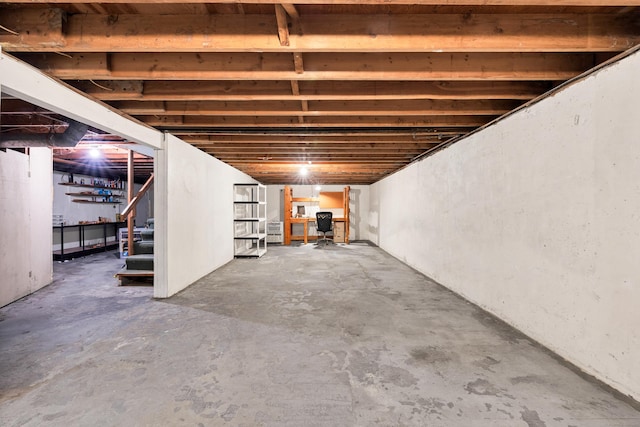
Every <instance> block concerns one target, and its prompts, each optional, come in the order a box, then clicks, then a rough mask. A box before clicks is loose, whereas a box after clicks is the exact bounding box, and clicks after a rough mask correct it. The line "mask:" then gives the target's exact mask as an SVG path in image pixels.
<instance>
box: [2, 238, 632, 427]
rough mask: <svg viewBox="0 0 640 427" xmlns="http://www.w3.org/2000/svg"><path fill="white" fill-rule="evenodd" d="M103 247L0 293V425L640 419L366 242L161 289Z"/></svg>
mask: <svg viewBox="0 0 640 427" xmlns="http://www.w3.org/2000/svg"><path fill="white" fill-rule="evenodd" d="M121 264H122V262H121V260H119V259H117V258H115V256H114V255H113V253H107V254H100V255H95V256H92V257H88V258H85V259H82V260H74V261H70V262H67V263H62V264H60V263H56V264H55V267H54V268H55V277H56V280H55V282H54V284H52V285H51V286H48V287H47V288H45V289H43V290H41V291H39V292H36V293H35V294H33V295H31V296H29V297H27V298H24V299H22V300H20V301H18V302H16V303H14V304H11V305H9V306H7V307H4V308H2V309H0V425H2V426H40V425H47V426H58V425H59V426H124V425H126V426H138V425H139V426H146V425H148V426H198V425H200V426H217V425H230V426H370V425H381V426H403V425H407V426H465V427H467V426H472V427H473V426H492V427H494V426H509V427H512V426H525V427H526V426H528V427H543V426H549V427H550V426H565V427H566V426H598V427H600V426H640V412H638V411H636V410H635V409H634V408H632V407H631V406H629V405H628V404H627V403H625V402H623V401H620V400H617V399H616V398H615V397H613V396H612V395H611V394H609V393H608V392H607V391H606V390H603V389H602V388H600V387H599V386H598V385H597V384H594V383H592V382H589V381H587V380H585V379H583V378H581V377H580V376H578V375H577V374H576V373H574V372H573V371H572V370H570V369H569V368H567V367H566V366H564V365H563V364H561V363H559V362H558V361H557V360H555V359H554V358H553V357H552V356H550V355H549V354H548V353H547V352H546V351H544V350H542V349H540V348H539V347H538V346H537V345H535V344H534V343H532V342H531V341H529V340H528V339H527V338H525V337H523V336H522V335H521V334H519V333H518V332H516V331H514V330H513V329H511V328H509V327H508V326H506V325H504V324H503V323H501V322H498V321H496V320H495V319H493V318H492V317H490V316H488V315H486V314H485V313H483V312H482V311H480V310H479V309H477V308H476V307H474V306H472V305H470V304H468V303H466V302H465V301H464V300H462V299H460V298H459V297H457V296H455V295H454V294H452V293H451V292H448V291H447V290H445V289H443V288H442V287H440V286H438V285H436V284H434V283H433V282H431V281H430V280H428V279H426V278H425V277H424V276H422V275H420V274H418V273H416V272H415V271H413V270H411V269H410V268H408V267H407V266H405V265H403V264H402V263H400V262H398V261H397V260H395V259H394V258H392V257H390V256H388V255H387V254H385V253H384V252H382V251H381V250H379V249H377V248H374V247H370V246H368V245H365V244H352V245H350V246H343V245H336V246H329V247H327V248H325V249H319V248H318V247H316V246H315V245H307V246H299V247H279V246H272V247H270V248H269V252H268V253H267V255H265V256H264V257H263V258H261V259H258V260H255V259H240V260H235V261H233V262H231V263H230V264H228V265H226V266H224V267H223V268H222V269H220V270H218V271H216V272H215V273H213V274H211V275H209V276H208V277H206V278H204V279H202V280H200V281H199V282H198V283H196V284H195V285H193V286H191V287H190V288H188V289H187V290H186V291H184V292H182V293H181V294H179V295H177V296H175V297H173V298H170V299H168V300H153V299H152V298H151V296H152V289H151V287H117V286H116V284H117V282H116V280H115V279H113V277H112V275H113V272H115V271H117V270H118V269H119V267H120V266H121Z"/></svg>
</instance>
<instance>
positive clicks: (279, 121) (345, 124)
mask: <svg viewBox="0 0 640 427" xmlns="http://www.w3.org/2000/svg"><path fill="white" fill-rule="evenodd" d="M136 118H137V119H138V120H140V121H142V122H143V123H146V124H147V125H150V126H154V127H159V128H163V129H166V128H169V129H173V128H180V127H189V128H199V127H202V128H206V127H217V128H228V127H233V128H237V127H247V128H252V127H270V128H279V127H285V128H289V127H291V126H292V125H298V126H304V127H309V128H317V127H322V128H327V127H339V128H361V127H366V128H370V127H405V128H406V127H427V128H434V127H446V128H451V127H464V128H468V127H478V126H482V125H484V124H486V123H487V121H489V120H491V118H492V117H487V116H451V117H448V116H431V117H423V116H417V117H409V116H407V117H402V116H400V117H398V116H395V117H375V116H366V117H355V116H351V117H348V118H347V117H307V119H306V120H305V122H304V124H303V125H300V123H298V120H297V116H291V117H219V116H160V117H156V116H137V117H136Z"/></svg>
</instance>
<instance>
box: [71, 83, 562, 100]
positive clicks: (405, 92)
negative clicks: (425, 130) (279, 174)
mask: <svg viewBox="0 0 640 427" xmlns="http://www.w3.org/2000/svg"><path fill="white" fill-rule="evenodd" d="M70 83H71V84H73V86H75V87H76V88H78V89H80V90H82V91H83V92H86V93H88V94H90V95H91V96H94V97H95V98H97V99H100V100H102V101H125V100H144V101H276V100H282V101H287V100H307V101H313V100H319V101H322V100H324V101H329V100H353V101H372V100H384V99H519V100H529V99H531V98H534V97H536V96H538V95H540V94H542V93H544V92H546V91H547V90H549V89H551V85H550V84H549V83H548V82H537V81H484V80H480V81H418V82H406V81H348V82H343V81H297V80H293V81H291V82H287V81H266V80H258V81H206V80H205V81H167V80H159V81H147V82H144V81H143V80H99V81H93V82H91V81H77V82H70ZM293 84H295V90H292V86H293Z"/></svg>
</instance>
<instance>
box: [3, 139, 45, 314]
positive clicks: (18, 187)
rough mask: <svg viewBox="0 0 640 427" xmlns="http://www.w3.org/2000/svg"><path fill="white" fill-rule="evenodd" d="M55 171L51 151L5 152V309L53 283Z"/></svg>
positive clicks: (33, 149)
mask: <svg viewBox="0 0 640 427" xmlns="http://www.w3.org/2000/svg"><path fill="white" fill-rule="evenodd" d="M52 168H53V158H52V156H51V150H50V149H48V148H32V149H31V150H30V155H26V154H22V153H19V152H17V151H14V150H7V151H6V152H5V151H0V307H1V306H4V305H6V304H9V303H10V302H12V301H15V300H17V299H19V298H22V297H23V296H25V295H28V294H30V293H32V292H35V291H36V290H38V289H40V288H42V287H43V286H45V285H48V284H49V283H51V280H52V279H53V263H52V260H51V243H52V238H53V237H52V236H53V234H52V229H51V215H52V208H51V206H52V198H53V193H52V191H51V187H52V176H51V170H52Z"/></svg>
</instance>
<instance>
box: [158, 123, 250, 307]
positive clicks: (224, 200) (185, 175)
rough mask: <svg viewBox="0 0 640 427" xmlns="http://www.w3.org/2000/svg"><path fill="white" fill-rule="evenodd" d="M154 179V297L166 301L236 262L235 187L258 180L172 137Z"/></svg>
mask: <svg viewBox="0 0 640 427" xmlns="http://www.w3.org/2000/svg"><path fill="white" fill-rule="evenodd" d="M155 176H156V180H155V181H154V185H155V190H156V191H155V197H156V216H155V228H156V233H160V234H162V235H163V236H164V245H162V244H160V245H158V244H156V245H157V246H160V247H158V248H157V249H158V250H157V251H156V260H155V261H156V262H155V266H156V277H155V286H154V295H155V296H156V297H159V298H165V297H168V296H171V295H173V294H175V293H176V292H178V291H180V290H182V289H184V288H186V287H187V286H189V285H190V284H192V283H193V282H195V281H196V280H198V279H200V278H201V277H203V276H205V275H207V274H209V273H210V272H212V271H213V270H215V269H217V268H219V267H221V266H222V265H224V264H226V263H227V262H229V261H231V260H232V259H233V184H236V183H253V182H255V180H253V179H252V178H251V177H249V176H248V175H246V174H244V173H242V172H240V171H239V170H237V169H235V168H232V167H231V166H229V165H227V164H225V163H223V162H221V161H220V160H218V159H215V158H213V157H211V156H209V155H207V154H205V153H203V152H202V151H200V150H198V149H197V148H195V147H193V146H191V145H189V144H187V143H185V142H183V141H181V140H180V139H178V138H176V137H174V136H172V135H169V134H167V135H166V140H165V146H164V150H159V151H158V152H157V155H156V174H155ZM156 240H157V239H156Z"/></svg>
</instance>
